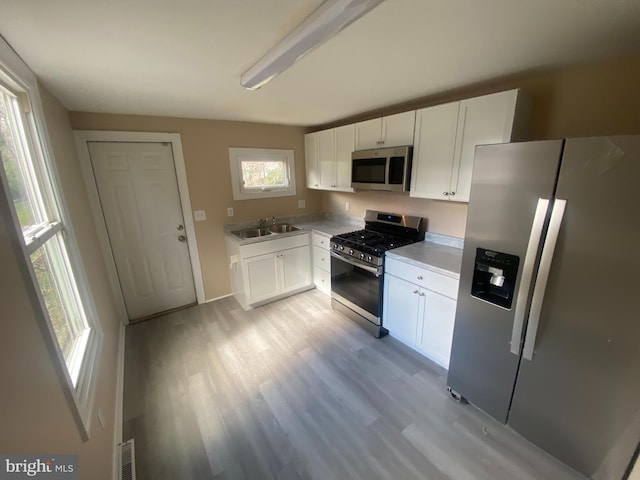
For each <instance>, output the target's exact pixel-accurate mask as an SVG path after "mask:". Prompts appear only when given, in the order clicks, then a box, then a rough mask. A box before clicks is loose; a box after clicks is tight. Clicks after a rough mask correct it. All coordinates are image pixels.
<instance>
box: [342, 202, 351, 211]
mask: <svg viewBox="0 0 640 480" xmlns="http://www.w3.org/2000/svg"><path fill="white" fill-rule="evenodd" d="M349 208H351V205H349V202H344V209H345V210H349Z"/></svg>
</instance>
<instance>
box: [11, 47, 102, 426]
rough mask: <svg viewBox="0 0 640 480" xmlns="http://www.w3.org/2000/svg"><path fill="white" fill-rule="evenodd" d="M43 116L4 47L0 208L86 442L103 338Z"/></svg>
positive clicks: (33, 87)
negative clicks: (15, 242) (18, 250)
mask: <svg viewBox="0 0 640 480" xmlns="http://www.w3.org/2000/svg"><path fill="white" fill-rule="evenodd" d="M0 42H1V40H0ZM7 57H9V58H7ZM12 67H13V68H12ZM16 67H17V70H18V71H19V73H18V74H16ZM20 73H21V74H22V75H20ZM25 77H26V78H25ZM34 97H35V99H36V101H33V100H34ZM39 112H40V105H39V96H38V93H37V83H36V80H35V77H34V76H33V74H32V73H31V72H30V71H29V70H28V69H27V68H26V66H24V64H20V61H19V59H17V58H14V57H12V54H11V53H7V50H6V44H3V45H0V157H1V158H0V160H1V162H0V166H1V168H0V180H1V187H2V190H3V192H2V194H3V198H2V199H0V207H1V208H3V209H6V210H9V213H10V218H13V224H14V225H13V226H14V229H15V232H16V236H17V238H18V239H19V241H20V242H19V243H20V244H21V247H22V248H21V249H22V256H23V258H24V261H25V265H26V268H27V270H28V272H29V276H30V278H31V281H32V282H33V286H34V291H35V296H36V297H37V298H38V303H39V305H38V306H37V307H38V308H39V310H40V311H41V314H38V317H39V318H40V319H41V320H42V321H43V322H45V323H46V325H45V326H46V327H47V328H46V329H45V331H47V332H49V337H50V338H49V341H50V342H51V343H52V345H53V347H54V351H55V352H56V356H55V358H54V359H53V361H55V362H58V367H59V368H57V370H58V371H59V372H61V373H62V377H63V378H64V382H65V384H66V385H67V387H68V393H69V394H70V395H68V397H70V398H71V399H73V402H72V404H73V405H72V406H73V407H74V414H75V417H76V420H78V421H79V424H80V425H81V426H82V429H81V430H82V431H81V433H82V435H83V437H85V438H88V434H89V432H88V430H89V423H90V421H89V419H90V413H91V403H92V396H93V391H94V386H95V385H94V384H95V375H94V372H95V370H96V369H97V362H96V360H97V357H98V355H99V351H100V346H101V342H102V333H101V331H100V327H99V325H98V323H97V318H96V317H97V316H96V313H95V308H94V306H93V302H92V300H91V296H90V293H89V291H88V288H87V282H86V278H85V276H84V272H83V270H82V266H81V263H80V257H79V253H78V250H77V246H76V244H75V237H74V235H73V231H72V229H71V226H70V223H69V220H68V216H67V214H66V211H65V209H64V206H63V201H62V197H61V194H60V191H59V186H58V183H57V174H56V171H55V167H54V165H53V163H52V161H51V155H50V153H49V151H48V148H47V145H46V144H45V142H44V138H45V136H44V132H43V131H42V128H43V127H41V125H44V123H43V121H42V119H41V117H39V115H40V113H39Z"/></svg>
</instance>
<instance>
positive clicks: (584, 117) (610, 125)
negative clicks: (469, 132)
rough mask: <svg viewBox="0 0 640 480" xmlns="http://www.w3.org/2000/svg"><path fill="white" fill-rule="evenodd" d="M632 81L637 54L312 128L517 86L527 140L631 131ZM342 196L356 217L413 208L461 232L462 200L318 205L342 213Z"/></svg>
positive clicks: (638, 71) (393, 198) (637, 126)
mask: <svg viewBox="0 0 640 480" xmlns="http://www.w3.org/2000/svg"><path fill="white" fill-rule="evenodd" d="M638 85H640V58H638V57H633V58H626V59H621V60H614V61H607V62H601V63H597V64H592V65H587V66H579V67H572V68H566V69H562V70H557V71H554V72H547V73H540V74H535V75H533V74H529V75H522V76H519V77H517V78H511V79H503V80H495V81H491V82H487V83H485V84H482V85H477V86H474V87H471V88H467V89H462V90H457V91H454V92H446V93H444V94H441V95H438V96H433V97H428V98H423V99H419V100H415V101H413V102H410V103H406V104H403V105H398V106H394V107H389V108H386V109H383V110H378V111H375V112H369V113H368V114H365V115H360V116H358V117H353V118H350V119H348V120H345V121H343V122H339V123H335V124H331V125H324V126H322V127H318V128H314V129H313V130H319V129H321V128H328V127H332V126H336V125H341V124H345V123H351V122H353V121H359V120H364V119H368V118H374V117H376V116H380V115H388V114H392V113H398V112H401V111H406V110H411V109H415V108H423V107H427V106H431V105H437V104H441V103H446V102H449V101H454V100H460V99H463V98H469V97H474V96H477V95H483V94H487V93H493V92H498V91H502V90H508V89H511V88H518V87H519V88H522V89H524V90H525V91H526V92H527V93H528V94H529V95H530V96H531V99H532V111H531V117H530V121H529V136H528V139H530V140H541V139H552V138H563V137H579V136H594V135H608V134H635V133H640V89H638ZM346 201H349V202H350V204H351V210H350V212H349V214H350V215H353V216H356V217H361V216H362V214H363V211H364V209H365V208H375V209H379V210H389V211H395V212H400V213H411V214H418V215H421V216H424V217H427V218H428V219H429V226H428V230H429V231H432V232H436V233H443V234H446V235H453V236H458V237H463V236H464V229H465V218H466V211H467V207H466V204H457V205H456V206H453V205H452V204H451V203H450V202H445V201H436V200H420V199H413V198H409V197H408V196H406V195H405V196H402V195H394V194H385V193H377V194H372V193H361V192H358V193H353V194H348V193H330V192H325V193H324V195H323V208H324V209H325V210H326V211H333V212H338V213H346V212H345V210H344V207H345V202H346Z"/></svg>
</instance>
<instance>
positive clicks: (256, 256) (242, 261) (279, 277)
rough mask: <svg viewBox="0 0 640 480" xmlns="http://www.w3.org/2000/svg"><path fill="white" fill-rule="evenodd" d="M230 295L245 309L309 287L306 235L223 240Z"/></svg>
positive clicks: (307, 237) (308, 253)
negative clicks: (241, 242) (243, 242)
mask: <svg viewBox="0 0 640 480" xmlns="http://www.w3.org/2000/svg"><path fill="white" fill-rule="evenodd" d="M227 250H228V253H229V268H230V270H231V286H232V290H233V295H234V297H236V299H237V300H238V302H239V303H240V305H242V308H244V309H245V310H246V309H249V308H251V307H255V306H258V305H261V304H263V303H267V302H269V301H273V300H277V299H279V298H283V297H286V296H287V295H291V294H293V293H297V292H301V291H303V290H306V289H308V288H311V286H312V283H311V250H310V246H309V234H308V233H305V234H303V235H293V236H289V237H282V238H277V239H273V240H266V241H263V242H257V243H251V244H248V245H239V244H238V243H237V242H235V241H234V240H233V239H230V240H227Z"/></svg>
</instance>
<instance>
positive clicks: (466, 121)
mask: <svg viewBox="0 0 640 480" xmlns="http://www.w3.org/2000/svg"><path fill="white" fill-rule="evenodd" d="M517 99H518V90H509V91H507V92H500V93H494V94H492V95H485V96H483V97H476V98H471V99H469V100H463V101H462V102H460V114H459V115H458V135H457V141H456V154H455V156H454V162H453V170H452V176H451V178H452V182H451V192H452V193H451V195H450V196H449V199H450V200H455V201H459V202H468V201H469V192H470V190H471V175H472V173H473V158H474V156H475V150H476V145H488V144H493V143H505V142H509V141H510V140H511V131H512V127H513V121H514V116H515V109H516V103H517Z"/></svg>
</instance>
